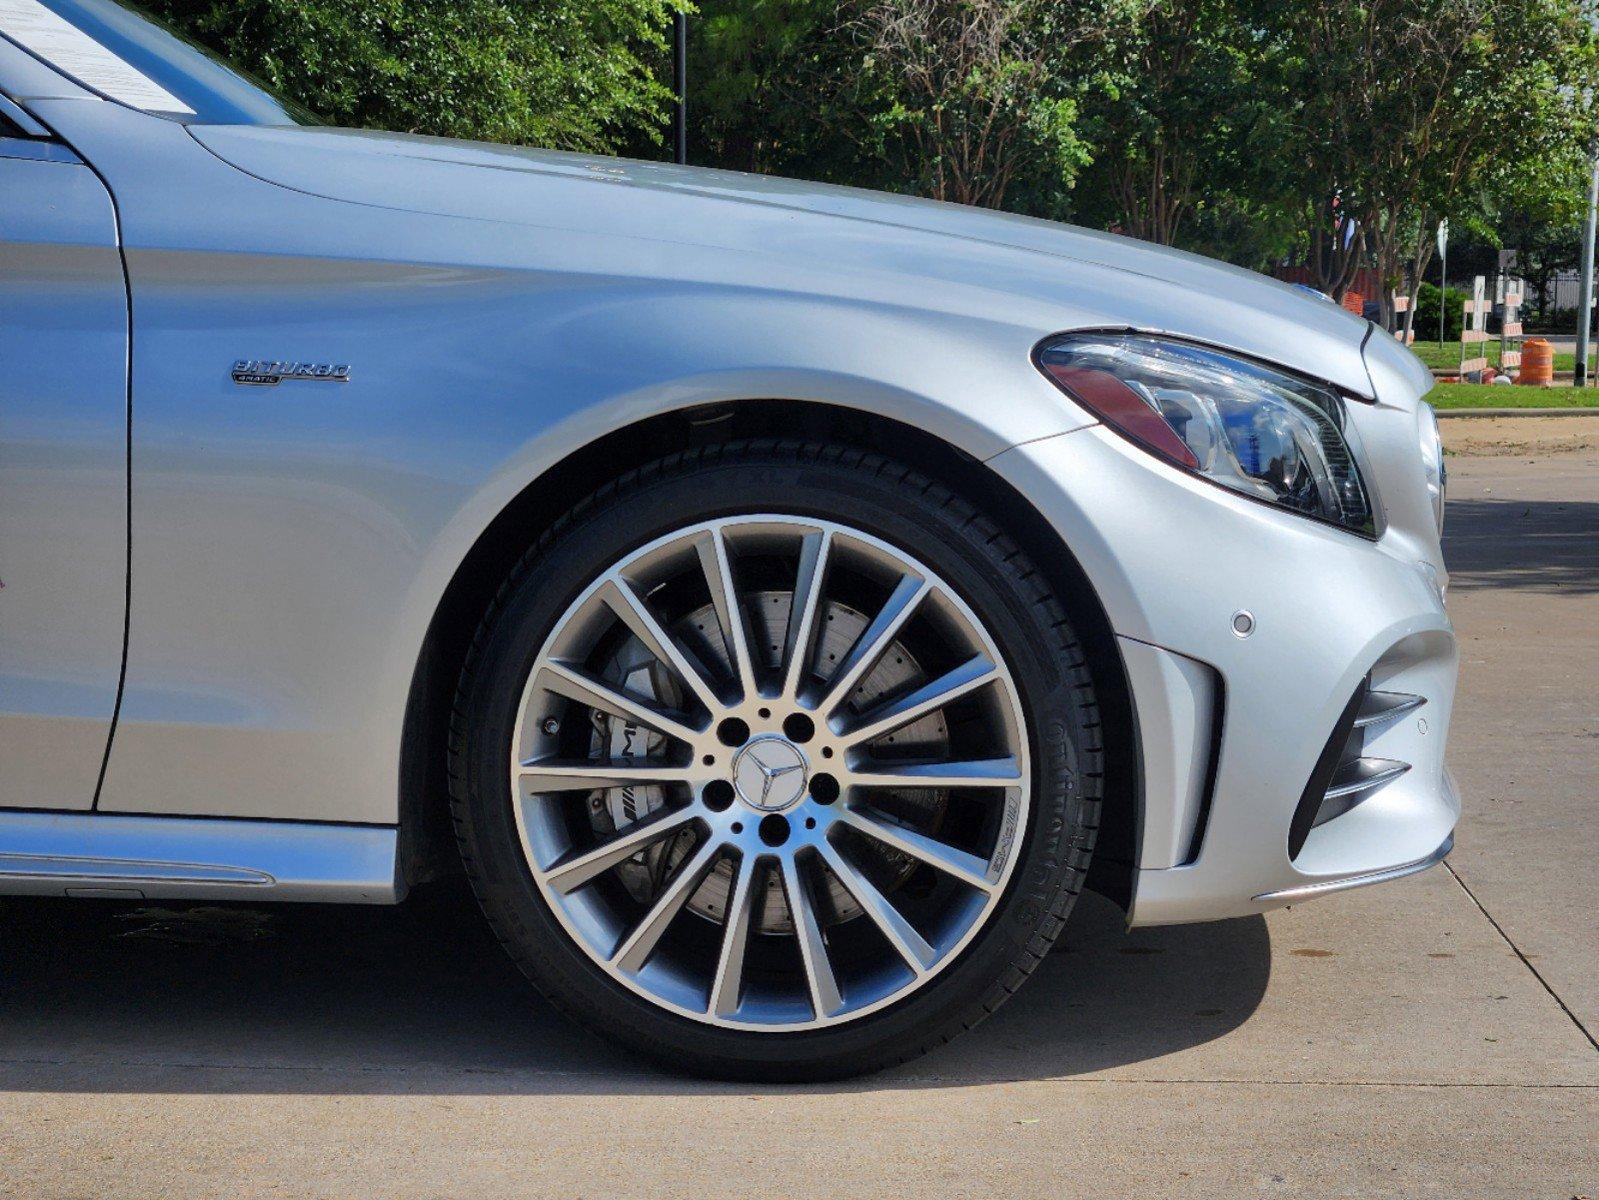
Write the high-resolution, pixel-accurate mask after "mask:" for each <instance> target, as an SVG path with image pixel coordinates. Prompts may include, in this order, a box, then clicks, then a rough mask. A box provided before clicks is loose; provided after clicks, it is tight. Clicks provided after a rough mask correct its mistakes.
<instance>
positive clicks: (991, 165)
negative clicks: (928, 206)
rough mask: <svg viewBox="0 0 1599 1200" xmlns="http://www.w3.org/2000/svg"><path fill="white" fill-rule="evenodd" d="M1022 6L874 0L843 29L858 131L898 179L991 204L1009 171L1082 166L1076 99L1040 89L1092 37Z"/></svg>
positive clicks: (1086, 22) (945, 196)
mask: <svg viewBox="0 0 1599 1200" xmlns="http://www.w3.org/2000/svg"><path fill="white" fill-rule="evenodd" d="M1063 16H1064V14H1062V13H1057V12H1054V11H1049V10H1046V8H1045V7H1044V6H1041V5H1038V4H1035V3H1032V2H1030V0H875V2H873V3H869V4H867V5H866V6H865V8H864V10H863V11H862V12H861V13H860V14H859V16H857V17H856V18H855V20H854V21H853V22H852V23H851V25H850V27H849V28H850V29H851V31H852V32H853V34H854V36H855V37H856V39H857V41H858V42H859V44H860V45H861V46H862V47H863V49H864V51H865V57H864V61H863V63H862V67H863V70H862V72H861V75H860V77H859V78H860V81H861V86H860V90H859V94H861V95H863V96H871V97H872V98H873V99H874V100H876V101H877V103H875V104H874V105H873V106H872V108H871V109H870V110H869V112H870V116H869V118H868V128H869V129H870V130H871V132H872V135H873V138H872V140H873V142H874V144H876V145H877V146H879V147H881V151H882V153H884V154H885V155H886V156H888V157H890V158H892V159H894V160H896V161H897V162H898V163H899V166H900V171H901V175H902V177H903V178H905V179H907V180H912V179H914V180H915V181H916V182H917V184H918V190H919V191H921V192H922V193H923V194H924V195H928V196H931V197H933V198H934V199H937V200H953V201H957V202H959V203H962V204H980V205H986V206H988V207H990V208H999V207H1001V206H1002V205H1003V204H1004V201H1005V194H1006V191H1007V190H1008V189H1009V188H1010V186H1011V185H1012V183H1014V182H1015V180H1016V177H1017V176H1018V174H1021V173H1022V172H1024V171H1026V170H1028V169H1029V168H1032V169H1043V170H1046V171H1050V172H1052V173H1055V174H1057V175H1058V176H1059V177H1060V178H1061V179H1063V180H1065V181H1067V182H1070V180H1071V179H1072V178H1074V177H1075V175H1076V174H1077V172H1078V170H1080V169H1081V168H1082V167H1083V165H1084V164H1086V162H1087V161H1088V154H1087V148H1086V146H1085V145H1084V144H1083V142H1082V140H1081V138H1080V137H1079V136H1078V133H1077V128H1076V124H1077V101H1076V98H1075V97H1074V96H1071V95H1068V94H1062V92H1061V91H1060V89H1058V88H1053V87H1051V86H1050V84H1051V82H1052V79H1051V65H1052V58H1053V57H1054V56H1061V55H1068V54H1070V53H1071V52H1072V51H1073V50H1074V49H1076V48H1077V47H1079V46H1080V45H1082V44H1083V43H1085V42H1088V41H1090V40H1092V39H1094V38H1095V37H1096V36H1097V34H1098V32H1099V27H1098V26H1097V24H1096V23H1095V21H1094V20H1093V14H1092V13H1091V12H1090V11H1089V10H1088V8H1087V7H1083V8H1082V9H1081V10H1079V11H1074V12H1072V13H1071V14H1070V16H1069V18H1066V19H1063Z"/></svg>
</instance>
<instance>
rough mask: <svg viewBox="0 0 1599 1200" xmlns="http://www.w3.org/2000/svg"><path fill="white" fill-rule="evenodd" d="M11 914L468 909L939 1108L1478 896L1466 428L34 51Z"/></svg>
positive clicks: (1349, 371)
mask: <svg viewBox="0 0 1599 1200" xmlns="http://www.w3.org/2000/svg"><path fill="white" fill-rule="evenodd" d="M0 35H3V36H0V579H3V581H4V590H3V591H0V891H3V892H8V893H27V894H33V895H55V896H80V897H101V898H116V899H124V900H127V899H148V898H152V897H177V898H191V899H207V900H272V901H283V900H306V901H338V902H349V903H372V904H391V903H395V902H397V901H399V900H401V899H402V898H403V897H404V895H405V893H406V891H407V888H408V887H410V886H411V885H413V884H415V883H417V882H419V881H422V880H425V879H429V878H434V877H437V876H441V875H445V874H448V873H451V872H461V871H463V870H464V873H465V875H466V876H467V878H468V879H469V880H470V881H471V884H472V886H473V888H475V890H476V893H477V896H478V898H479V899H480V901H481V903H482V907H483V911H484V913H485V914H486V915H487V918H488V920H489V921H490V922H491V923H492V925H493V927H494V929H495V931H496V932H497V933H498V935H499V937H500V939H501V940H502V941H503V942H504V944H505V946H506V948H507V950H508V951H509V952H510V954H511V956H512V957H513V958H514V959H515V961H516V962H517V963H518V965H519V966H520V967H521V968H522V969H523V971H525V972H526V974H527V975H528V976H529V978H530V979H531V980H532V981H533V983H534V984H536V985H537V987H538V988H539V990H540V991H542V993H543V994H544V995H545V996H546V997H548V999H549V1000H550V1001H551V1002H552V1003H554V1004H556V1005H558V1006H559V1007H560V1008H561V1009H563V1010H564V1011H566V1012H568V1013H571V1014H572V1015H574V1016H575V1017H576V1018H577V1019H579V1020H581V1021H583V1022H585V1023H587V1024H588V1025H590V1026H592V1027H593V1028H594V1029H596V1030H598V1031H599V1032H601V1033H603V1034H605V1035H607V1036H609V1037H612V1038H615V1039H618V1040H620V1041H622V1042H624V1043H626V1044H627V1045H629V1046H632V1047H634V1048H636V1049H638V1050H640V1051H643V1052H645V1053H647V1054H650V1055H654V1056H657V1057H659V1058H662V1059H665V1060H667V1061H668V1062H670V1063H672V1064H675V1065H676V1066H678V1067H680V1068H683V1069H686V1070H690V1071H695V1072H701V1073H706V1074H715V1075H726V1076H737V1077H745V1078H763V1079H803V1078H821V1077H829V1076H838V1075H845V1074H849V1073H853V1072H859V1071H866V1070H871V1069H873V1068H877V1067H881V1066H883V1065H885V1064H889V1063H893V1062H897V1061H900V1060H903V1059H905V1058H908V1057H910V1056H912V1055H915V1054H918V1053H920V1052H922V1051H924V1050H926V1049H928V1048H930V1047H932V1046H935V1045H938V1044H939V1043H941V1042H943V1041H945V1040H947V1039H949V1038H950V1037H952V1036H954V1035H955V1034H957V1033H959V1032H960V1031H961V1030H964V1029H967V1028H969V1027H970V1026H972V1025H973V1024H974V1023H976V1022H977V1021H978V1020H980V1019H982V1018H983V1017H984V1016H986V1015H987V1014H988V1013H990V1012H992V1011H994V1010H995V1009H996V1008H997V1007H998V1006H999V1005H1000V1004H1001V1003H1002V1002H1003V1001H1004V1000H1005V999H1006V998H1007V997H1008V996H1009V995H1010V994H1011V993H1013V992H1014V991H1015V990H1016V989H1017V988H1018V987H1020V986H1021V985H1022V983H1023V982H1024V981H1025V980H1026V978H1027V976H1028V974H1029V973H1030V972H1031V971H1032V970H1033V968H1034V967H1035V966H1036V965H1037V964H1038V962H1039V961H1040V958H1041V956H1042V955H1044V954H1046V953H1047V952H1048V951H1049V948H1050V944H1051V943H1052V942H1053V941H1054V940H1055V939H1056V937H1057V936H1058V935H1059V934H1060V933H1061V930H1062V928H1063V926H1064V925H1065V923H1066V921H1067V919H1068V917H1069V915H1070V913H1071V910H1072V906H1073V902H1074V900H1075V899H1076V897H1077V895H1078V893H1079V892H1080V890H1081V889H1082V888H1083V887H1084V886H1090V887H1093V888H1095V889H1096V890H1099V891H1102V892H1103V893H1105V894H1106V895H1108V896H1110V897H1111V898H1112V899H1114V900H1115V901H1117V902H1118V903H1119V904H1121V905H1122V906H1123V908H1125V910H1126V912H1127V915H1128V920H1129V921H1130V922H1131V923H1132V924H1135V925H1142V924H1155V923H1163V922H1180V921H1205V920H1213V919H1217V918H1222V917H1233V916H1239V915H1244V914H1252V913H1258V912H1261V911H1263V910H1266V909H1269V908H1271V907H1273V906H1276V905H1282V904H1286V903H1290V902H1295V901H1300V900H1305V899H1308V898H1311V897H1315V896H1320V895H1323V894H1325V893H1329V892H1335V891H1338V890H1340V889H1344V888H1349V887H1354V886H1357V885H1361V884H1367V883H1373V882H1377V881H1380V880H1385V879H1393V878H1396V877H1398V876H1402V875H1406V874H1408V873H1411V872H1415V871H1419V870H1421V869H1423V868H1425V867H1427V866H1428V865H1430V864H1432V863H1435V862H1437V861H1438V860H1439V859H1441V858H1442V857H1443V855H1444V854H1445V853H1447V852H1448V850H1449V848H1450V845H1451V831H1452V829H1453V827H1454V824H1455V821H1456V818H1457V816H1458V814H1459V801H1458V799H1457V796H1456V793H1455V789H1454V786H1453V784H1452V782H1451V780H1450V777H1449V774H1448V772H1447V771H1446V770H1445V768H1444V739H1445V732H1446V730H1447V728H1448V724H1449V712H1450V706H1451V700H1452V696H1453V691H1454V684H1455V669H1456V647H1455V639H1454V636H1453V634H1452V632H1451V628H1450V624H1449V620H1448V617H1447V616H1446V615H1445V610H1444V590H1445V573H1444V565H1443V561H1442V557H1441V555H1440V550H1439V530H1440V527H1441V524H1442V520H1443V499H1444V464H1443V458H1442V452H1441V448H1440V445H1439V440H1438V433H1437V428H1436V425H1435V423H1434V420H1433V417H1432V412H1431V409H1430V408H1429V406H1427V405H1426V404H1424V403H1422V402H1421V400H1420V397H1421V395H1422V393H1423V392H1425V390H1426V389H1427V387H1428V385H1429V382H1430V379H1429V376H1428V373H1427V372H1426V371H1425V370H1424V369H1423V368H1422V367H1421V365H1420V364H1419V362H1418V361H1417V360H1416V359H1415V358H1414V357H1413V356H1412V355H1411V354H1410V353H1409V352H1408V351H1406V350H1405V349H1404V348H1403V347H1401V346H1400V345H1398V344H1397V342H1396V341H1395V340H1394V339H1393V338H1392V337H1390V336H1388V335H1387V334H1386V333H1384V332H1382V331H1381V330H1378V329H1376V328H1375V327H1374V326H1372V325H1371V324H1369V323H1366V322H1364V321H1361V320H1359V319H1358V318H1356V317H1354V316H1352V315H1350V314H1349V313H1346V312H1344V311H1342V310H1341V309H1340V308H1338V307H1337V306H1336V305H1334V304H1331V303H1329V302H1327V301H1326V300H1325V299H1323V298H1322V297H1320V296H1318V295H1314V294H1310V293H1307V292H1305V291H1303V290H1299V289H1295V288H1292V287H1288V286H1285V285H1282V284H1278V283H1275V282H1272V281H1270V280H1267V279H1264V278H1262V277H1260V276H1257V275H1254V274H1251V273H1248V272H1244V271H1240V270H1236V269H1233V268H1230V267H1226V266H1221V265H1218V264H1215V263H1211V262H1207V261H1205V260H1202V259H1199V258H1195V257H1192V256H1190V255H1186V254H1181V253H1177V252H1174V251H1170V250H1164V249H1160V248H1156V247H1152V246H1148V245H1144V244H1141V243H1136V242H1131V241H1127V240H1123V239H1121V238H1116V237H1111V236H1107V235H1103V234H1097V233H1089V232H1084V231H1082V230H1077V229H1071V228H1066V227H1062V226H1058V225H1054V224H1050V223H1046V222H1041V221H1033V220H1025V219H1021V218H1016V217H1009V216H1004V215H1000V214H997V213H992V212H986V211H978V210H973V209H968V208H962V207H955V206H950V205H940V204H932V203H927V202H922V201H917V200H912V199H906V198H902V197H895V196H888V195H879V194H874V193H869V192H861V191H852V190H848V189H842V188H833V187H823V186H819V185H813V184H809V183H802V182H796V181H791V180H780V179H770V178H761V177H754V176H744V175H735V174H728V173H722V172H715V171H704V170H691V169H686V168H681V167H676V166H668V165H662V164H659V163H648V162H625V161H616V160H611V159H595V158H584V157H578V156H573V155H567V154H557V153H546V152H541V151H531V150H518V149H509V148H506V147H501V146H490V145H474V144H468V143H461V142H451V141H443V140H434V139H428V138H420V137H403V136H396V135H389V134H376V133H371V132H358V131H352V130H341V129H328V128H321V127H318V126H317V125H315V124H314V123H313V122H312V121H311V119H310V118H309V117H308V116H306V115H305V114H303V113H300V112H299V111H297V110H296V109H295V108H293V107H292V106H291V105H289V104H287V103H286V102H284V101H281V100H279V99H276V98H274V97H273V96H271V95H269V94H268V93H267V92H265V91H263V90H262V89H261V87H260V86H259V85H257V84H255V83H254V82H252V81H250V80H249V79H247V78H246V77H245V76H243V75H241V74H240V73H238V72H237V71H236V70H234V69H232V68H230V67H228V66H227V65H226V64H224V63H221V62H218V61H215V60H213V59H211V58H209V57H207V56H205V55H203V54H202V53H200V52H199V51H197V50H195V49H194V48H193V47H191V46H190V45H189V44H188V43H186V42H183V41H180V40H179V39H177V38H175V37H173V36H172V35H170V34H168V33H167V32H166V31H164V30H163V29H161V28H159V27H157V26H155V25H153V24H151V23H149V22H148V21H147V20H145V19H144V18H143V17H141V16H138V15H136V14H135V13H133V12H132V11H130V10H127V9H124V8H122V7H120V6H118V5H116V4H114V3H112V0H42V2H41V0H0Z"/></svg>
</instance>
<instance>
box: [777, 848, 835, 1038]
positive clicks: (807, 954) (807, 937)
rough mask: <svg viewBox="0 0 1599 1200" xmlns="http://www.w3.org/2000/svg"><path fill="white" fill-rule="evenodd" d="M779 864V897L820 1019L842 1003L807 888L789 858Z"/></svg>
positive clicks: (815, 1010)
mask: <svg viewBox="0 0 1599 1200" xmlns="http://www.w3.org/2000/svg"><path fill="white" fill-rule="evenodd" d="M782 862H783V894H784V895H785V896H787V897H788V911H789V913H790V914H791V915H792V916H793V918H794V936H795V937H796V938H798V939H799V948H800V958H801V959H802V960H803V961H804V964H805V987H806V990H807V992H808V993H809V995H810V998H811V1009H812V1010H813V1011H814V1012H815V1014H816V1019H817V1020H822V1019H823V1018H826V1017H830V1016H832V1015H833V1014H834V1013H836V1012H837V1011H838V1010H839V1009H841V1008H843V1007H844V1000H843V997H842V996H840V995H839V992H838V981H837V980H836V979H835V978H834V977H833V964H832V961H831V960H830V959H829V958H828V957H827V943H826V942H825V941H824V940H823V938H822V927H821V925H820V923H818V921H817V919H816V906H815V905H814V904H813V903H812V901H811V893H810V889H809V888H807V887H806V886H805V881H804V880H803V879H801V878H800V873H799V864H797V863H796V862H795V861H794V859H793V857H792V856H784V858H783V860H782Z"/></svg>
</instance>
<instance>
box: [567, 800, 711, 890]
mask: <svg viewBox="0 0 1599 1200" xmlns="http://www.w3.org/2000/svg"><path fill="white" fill-rule="evenodd" d="M694 819H695V816H694V811H693V809H688V808H678V809H664V810H662V811H660V812H657V813H651V814H650V815H649V816H647V817H645V818H644V819H643V820H641V821H635V822H634V823H633V824H632V825H629V826H628V827H627V828H626V829H625V830H623V831H622V832H621V833H619V834H618V835H617V836H616V837H614V838H612V839H611V840H610V841H608V842H606V843H605V844H604V845H603V846H599V847H597V848H595V849H593V850H588V851H585V852H584V853H582V854H575V855H570V856H568V857H566V858H563V859H561V860H560V861H558V862H557V863H555V865H554V866H552V867H549V868H548V869H547V870H546V871H545V872H544V881H545V882H546V883H547V884H549V885H550V887H552V888H554V889H555V890H556V891H557V892H560V893H561V894H562V895H563V896H565V895H569V894H570V893H572V892H575V891H576V890H577V889H578V888H580V887H582V886H583V885H584V884H586V883H589V882H591V881H592V880H594V879H597V878H598V877H599V876H601V875H603V874H604V873H605V872H606V871H608V870H610V869H611V868H612V867H614V866H616V864H617V863H619V862H622V861H624V860H625V859H629V858H632V857H633V855H635V854H637V853H638V852H639V851H640V850H643V849H646V848H647V847H649V846H652V845H654V844H655V843H656V842H658V841H660V840H661V839H662V838H664V837H667V836H668V835H670V834H674V833H677V832H678V831H679V830H681V829H682V828H683V827H684V826H685V825H687V824H688V823H689V822H691V821H693V820H694Z"/></svg>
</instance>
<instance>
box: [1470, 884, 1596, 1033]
mask: <svg viewBox="0 0 1599 1200" xmlns="http://www.w3.org/2000/svg"><path fill="white" fill-rule="evenodd" d="M1444 869H1445V870H1446V871H1448V872H1449V875H1450V877H1451V878H1452V879H1453V880H1454V881H1455V882H1456V883H1458V884H1459V885H1460V890H1461V891H1463V892H1465V893H1466V895H1467V896H1468V897H1470V899H1471V902H1472V903H1473V904H1475V905H1476V906H1477V911H1478V912H1480V913H1481V914H1482V915H1483V916H1484V917H1486V918H1487V919H1488V924H1490V925H1492V926H1493V927H1494V931H1495V932H1496V933H1498V934H1499V936H1500V937H1502V938H1503V939H1504V940H1505V945H1507V946H1509V947H1510V948H1511V950H1513V951H1514V952H1515V955H1516V957H1517V958H1519V959H1520V960H1521V965H1522V966H1524V967H1526V968H1527V970H1529V971H1531V972H1532V977H1533V978H1534V979H1536V980H1537V981H1538V982H1539V983H1540V984H1542V985H1543V990H1544V991H1546V992H1548V993H1549V996H1550V999H1552V1000H1553V1001H1554V1002H1555V1003H1556V1004H1558V1005H1560V1011H1561V1012H1563V1013H1565V1014H1566V1016H1568V1017H1570V1018H1571V1023H1572V1024H1573V1025H1575V1026H1576V1027H1577V1032H1578V1033H1580V1034H1582V1036H1583V1037H1585V1038H1586V1039H1587V1040H1588V1044H1589V1045H1590V1046H1592V1047H1593V1048H1594V1050H1595V1051H1599V1039H1596V1038H1595V1037H1594V1035H1593V1034H1592V1033H1591V1032H1590V1031H1589V1029H1588V1027H1587V1026H1586V1025H1584V1024H1583V1023H1582V1019H1581V1018H1580V1017H1578V1016H1577V1014H1576V1013H1574V1012H1572V1011H1571V1006H1570V1005H1569V1004H1567V1003H1566V1002H1565V1001H1564V1000H1562V999H1561V998H1560V993H1559V992H1557V991H1555V989H1554V988H1552V987H1550V986H1549V981H1548V980H1547V979H1545V978H1544V977H1543V974H1542V972H1540V971H1539V970H1538V968H1537V967H1535V966H1533V965H1532V961H1531V960H1530V959H1529V958H1528V957H1527V956H1526V955H1525V954H1523V953H1522V952H1521V947H1520V946H1518V945H1516V943H1515V942H1513V941H1511V940H1510V935H1509V934H1508V933H1506V932H1505V927H1504V926H1503V925H1501V924H1499V922H1498V921H1496V920H1494V915H1493V913H1491V912H1489V911H1488V910H1487V908H1485V907H1484V906H1483V903H1482V901H1481V900H1479V899H1477V893H1476V892H1474V891H1472V890H1471V889H1470V888H1469V887H1467V886H1466V881H1465V880H1464V879H1462V878H1461V877H1460V872H1458V871H1456V870H1455V865H1454V864H1453V863H1452V862H1450V861H1449V860H1448V859H1447V858H1446V859H1444Z"/></svg>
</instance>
